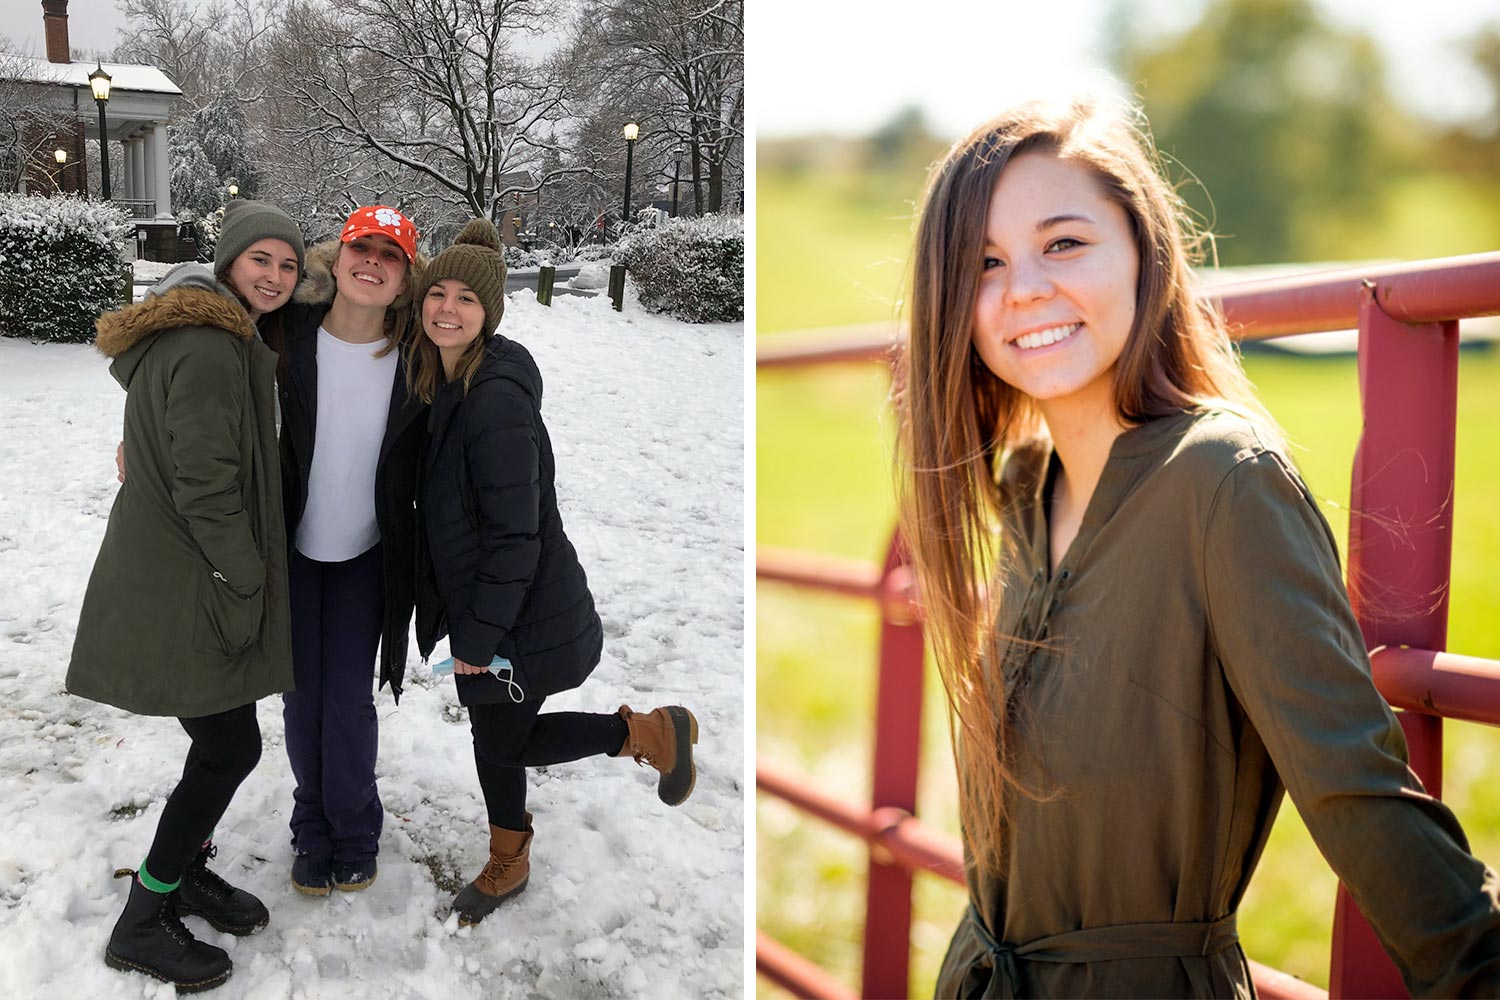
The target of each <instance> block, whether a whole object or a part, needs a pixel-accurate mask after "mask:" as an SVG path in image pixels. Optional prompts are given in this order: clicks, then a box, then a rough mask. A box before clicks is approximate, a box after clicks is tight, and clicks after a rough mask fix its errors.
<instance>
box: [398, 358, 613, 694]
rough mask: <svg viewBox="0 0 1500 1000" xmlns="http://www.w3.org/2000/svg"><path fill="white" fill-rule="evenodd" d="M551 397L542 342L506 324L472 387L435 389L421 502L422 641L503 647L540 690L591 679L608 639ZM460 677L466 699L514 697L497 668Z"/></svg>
mask: <svg viewBox="0 0 1500 1000" xmlns="http://www.w3.org/2000/svg"><path fill="white" fill-rule="evenodd" d="M541 401H542V376H541V373H540V372H539V371H537V367H536V362H535V361H533V360H532V359H531V353H530V352H529V351H527V350H526V348H524V347H522V346H521V345H520V344H517V343H516V342H515V341H512V340H507V339H506V338H505V337H502V336H500V335H499V334H496V335H495V336H494V337H493V338H491V340H490V343H489V346H488V348H487V350H486V353H485V357H484V360H483V361H482V362H481V365H480V369H479V371H478V372H476V373H475V375H474V380H473V382H472V384H471V385H470V387H469V392H468V395H467V396H465V395H463V383H462V382H461V381H458V380H455V381H453V382H450V383H448V384H446V385H444V386H443V387H442V388H441V389H439V390H438V393H437V397H436V398H435V399H434V400H433V403H432V414H431V416H430V418H429V427H430V430H431V441H430V446H429V449H428V454H427V458H426V460H425V461H424V462H423V472H424V475H423V482H422V487H421V495H420V502H419V517H420V518H421V521H422V532H421V540H422V543H421V544H419V546H418V577H417V579H418V588H417V591H418V592H417V646H418V648H419V649H420V650H421V652H422V655H423V657H426V656H428V655H429V654H431V652H432V647H433V645H434V644H435V643H436V642H437V640H438V639H439V638H440V637H442V635H443V634H444V633H445V632H446V633H447V635H448V638H449V643H448V645H449V648H450V649H451V650H452V651H453V655H454V656H455V657H457V658H458V659H460V660H463V661H464V662H466V663H474V664H488V663H489V662H490V660H491V659H492V658H493V657H494V656H496V655H499V656H503V657H505V658H506V659H507V660H510V661H511V663H512V664H514V666H515V681H516V683H518V684H519V685H520V686H521V690H522V691H523V692H524V693H525V698H526V700H528V701H530V700H533V699H535V698H538V697H544V696H546V695H549V694H554V693H556V692H558V691H564V690H567V689H568V688H573V687H577V686H578V685H579V684H582V683H583V680H584V678H586V677H587V676H588V675H589V673H590V672H591V671H592V670H593V669H594V666H595V665H596V664H597V663H598V662H599V654H600V651H601V649H602V647H603V643H604V635H603V630H602V628H601V627H600V624H599V616H598V614H596V613H595V611H594V599H593V597H592V595H590V593H589V587H588V580H587V578H586V577H585V576H584V572H583V567H582V566H581V565H579V562H578V554H577V552H575V551H574V549H573V545H572V543H571V542H569V541H568V536H567V535H566V534H564V533H563V524H562V518H561V517H560V516H559V515H558V512H557V491H556V489H555V488H554V471H555V470H554V466H553V461H552V442H551V440H550V439H549V438H548V436H547V428H546V426H545V425H544V424H543V423H542V414H541ZM457 683H458V696H459V700H460V701H461V702H463V703H464V704H465V705H475V704H488V703H493V702H498V701H503V700H508V699H509V698H510V692H511V689H510V688H509V687H508V686H507V685H506V684H505V683H503V682H501V681H500V680H498V679H496V678H495V677H494V676H492V675H490V674H471V675H463V676H460V677H459V678H458V681H457Z"/></svg>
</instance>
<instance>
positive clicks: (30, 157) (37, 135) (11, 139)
mask: <svg viewBox="0 0 1500 1000" xmlns="http://www.w3.org/2000/svg"><path fill="white" fill-rule="evenodd" d="M49 67H50V64H49V63H45V62H42V61H40V60H37V59H33V58H31V57H30V56H26V55H23V54H21V52H19V51H18V50H16V49H15V48H13V47H12V46H11V45H10V43H9V42H8V41H7V40H5V39H3V38H0V191H17V190H19V189H20V186H21V179H22V178H23V177H25V176H26V175H27V173H28V170H27V167H28V166H31V168H32V170H31V171H30V172H31V173H33V174H35V173H36V165H37V164H50V163H51V162H52V156H51V147H52V146H53V145H54V144H55V143H56V142H57V140H58V136H59V135H60V134H63V133H67V134H68V135H69V136H71V135H72V134H73V130H74V129H75V128H76V123H77V120H78V119H77V116H76V115H75V114H74V113H73V112H72V111H70V110H68V109H66V108H63V107H59V106H57V105H56V103H55V102H54V101H53V100H52V98H54V97H55V94H56V91H55V89H54V87H53V86H49V85H48V83H47V80H48V78H49V76H51V75H55V71H52V70H50V68H49ZM52 183H54V184H55V183H56V180H55V178H54V179H53V180H52Z"/></svg>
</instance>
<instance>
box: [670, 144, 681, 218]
mask: <svg viewBox="0 0 1500 1000" xmlns="http://www.w3.org/2000/svg"><path fill="white" fill-rule="evenodd" d="M681 176H682V147H681V146H678V147H677V153H676V159H674V160H673V161H672V218H674V219H675V218H677V181H678V180H679V179H680V178H681Z"/></svg>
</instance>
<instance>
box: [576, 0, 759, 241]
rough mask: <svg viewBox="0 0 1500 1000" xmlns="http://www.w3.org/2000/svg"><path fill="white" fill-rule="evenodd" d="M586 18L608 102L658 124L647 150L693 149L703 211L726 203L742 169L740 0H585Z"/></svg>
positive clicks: (584, 44)
mask: <svg viewBox="0 0 1500 1000" xmlns="http://www.w3.org/2000/svg"><path fill="white" fill-rule="evenodd" d="M580 24H581V25H583V28H582V29H581V31H580V34H579V37H578V41H577V44H578V45H579V46H580V48H582V49H584V50H586V51H588V52H590V53H592V54H593V57H595V58H597V59H598V60H599V66H600V71H601V81H600V82H601V87H600V90H601V94H603V95H604V99H605V100H607V101H608V102H609V103H611V104H613V105H615V106H616V107H617V108H620V109H621V110H625V109H627V108H629V109H631V110H632V111H633V113H634V115H635V116H637V117H639V119H640V120H641V122H642V124H643V127H644V126H645V125H646V124H647V123H649V124H650V125H651V126H652V127H651V128H650V129H644V137H643V140H642V141H643V142H646V141H649V142H650V144H651V145H650V146H648V150H650V151H652V152H654V153H656V154H657V155H658V156H661V155H663V154H665V153H666V152H668V151H669V150H670V149H671V148H673V147H675V146H678V145H680V146H682V147H683V148H684V149H685V150H686V152H687V153H688V157H689V166H690V170H689V177H690V187H691V190H692V193H693V203H694V207H695V210H696V211H697V212H698V213H700V214H701V213H702V212H704V211H709V212H716V211H719V210H720V209H721V208H723V207H724V201H725V195H726V192H727V190H728V189H729V185H730V184H732V183H733V181H735V180H736V179H739V178H741V177H743V173H744V156H745V59H744V50H745V7H744V3H743V0H585V4H584V8H583V14H582V17H581V18H580ZM705 189H706V190H705Z"/></svg>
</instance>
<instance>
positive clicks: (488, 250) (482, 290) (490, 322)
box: [417, 219, 505, 337]
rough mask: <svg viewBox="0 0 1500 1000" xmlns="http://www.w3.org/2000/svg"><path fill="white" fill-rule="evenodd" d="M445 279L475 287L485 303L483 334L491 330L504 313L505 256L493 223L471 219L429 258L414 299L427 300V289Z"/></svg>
mask: <svg viewBox="0 0 1500 1000" xmlns="http://www.w3.org/2000/svg"><path fill="white" fill-rule="evenodd" d="M444 278H454V279H456V280H458V281H462V282H463V283H464V284H466V285H468V286H469V287H470V288H472V289H474V293H475V294H476V295H478V296H479V302H480V304H481V305H483V306H484V336H485V337H488V336H489V335H490V334H492V333H494V332H495V327H497V326H499V325H500V317H501V316H502V315H504V313H505V257H504V255H503V254H502V253H501V251H500V234H499V233H498V232H496V231H495V226H494V223H492V222H490V220H488V219H473V220H471V221H470V222H469V224H468V225H467V226H464V228H463V231H462V232H460V233H459V234H458V236H457V237H455V238H454V240H453V245H452V246H450V247H449V248H448V249H446V250H444V251H443V252H442V253H440V254H438V255H437V256H436V257H434V258H432V263H430V264H428V265H427V270H426V272H425V273H424V274H423V275H422V287H421V289H420V292H419V294H418V296H417V302H418V303H419V304H420V303H421V302H422V301H423V300H424V299H426V298H427V292H428V290H429V289H431V288H432V286H433V285H435V284H437V283H438V282H439V281H442V280H443V279H444Z"/></svg>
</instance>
